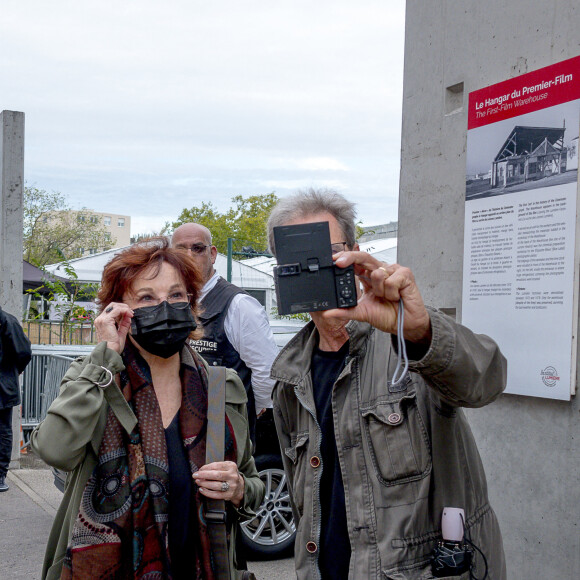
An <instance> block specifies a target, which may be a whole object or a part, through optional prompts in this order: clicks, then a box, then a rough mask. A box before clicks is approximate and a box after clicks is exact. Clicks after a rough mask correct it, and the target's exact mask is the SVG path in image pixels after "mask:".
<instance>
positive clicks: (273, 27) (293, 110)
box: [0, 0, 405, 234]
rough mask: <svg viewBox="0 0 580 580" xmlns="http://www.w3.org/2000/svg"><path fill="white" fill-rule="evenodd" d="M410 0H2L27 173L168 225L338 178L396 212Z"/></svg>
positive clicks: (338, 184) (151, 225)
mask: <svg viewBox="0 0 580 580" xmlns="http://www.w3.org/2000/svg"><path fill="white" fill-rule="evenodd" d="M404 6H405V2H404V0H357V2H353V1H352V0H315V1H312V0H309V1H306V0H277V1H275V2H266V1H264V0H261V1H258V0H244V1H240V0H213V1H212V2H207V1H205V2H201V1H199V0H165V1H164V2H161V1H157V2H155V1H154V0H124V1H123V2H118V1H116V2H112V1H109V0H101V1H100V2H91V3H89V2H79V1H78V0H76V1H64V0H53V1H51V2H47V1H46V0H3V2H2V9H1V12H0V109H2V110H4V109H6V110H16V111H23V112H24V113H25V115H26V140H25V143H26V145H25V147H26V153H25V175H26V181H27V183H28V184H29V185H34V186H36V187H39V188H41V189H47V190H56V191H60V192H62V193H63V194H65V195H66V196H67V198H68V200H69V202H70V204H71V205H72V207H73V208H81V207H88V208H90V209H94V210H96V211H103V212H111V213H120V214H127V215H130V216H131V218H132V228H131V229H132V233H133V234H136V233H144V232H150V231H153V230H159V229H160V228H161V227H162V226H163V224H164V223H165V221H172V220H175V219H176V218H177V216H178V214H179V213H180V211H181V210H182V209H183V208H185V207H192V206H194V205H200V204H201V202H202V201H211V202H212V203H213V204H214V205H215V206H216V207H217V209H218V210H219V211H225V210H227V209H228V208H229V207H230V206H231V198H232V197H233V196H234V195H239V194H241V195H244V196H247V195H253V194H265V193H269V192H271V191H274V192H276V194H277V195H278V196H280V197H282V196H285V195H288V194H289V193H291V192H292V191H294V190H295V189H296V188H300V187H310V186H314V187H317V186H328V187H334V188H336V189H338V190H339V191H341V192H342V193H344V194H345V195H346V196H347V197H349V198H350V199H351V200H353V201H355V202H356V203H357V207H358V212H359V218H360V219H361V220H362V222H363V225H376V224H380V223H385V222H388V221H391V220H395V219H397V198H398V187H399V185H398V184H399V163H400V135H401V102H402V82H403V81H402V79H403V42H404Z"/></svg>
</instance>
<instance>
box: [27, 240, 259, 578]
mask: <svg viewBox="0 0 580 580" xmlns="http://www.w3.org/2000/svg"><path fill="white" fill-rule="evenodd" d="M200 287H201V278H200V276H199V273H198V271H197V268H196V264H195V262H194V260H193V258H191V257H190V256H189V255H188V254H186V253H184V252H180V251H178V250H173V249H171V248H170V247H169V245H168V243H167V241H166V240H165V239H164V238H160V239H154V240H150V241H148V242H144V243H141V244H136V245H133V246H131V247H130V248H128V249H127V250H125V251H123V252H121V253H119V254H117V255H116V256H115V257H114V258H113V259H112V260H111V261H110V262H109V263H108V264H107V266H106V267H105V270H104V272H103V279H102V283H101V287H100V290H99V293H98V299H97V300H98V304H99V311H100V314H99V316H98V317H97V319H96V320H95V327H96V329H97V334H98V337H99V340H100V341H101V342H100V343H99V345H98V346H97V347H95V349H94V350H93V352H92V353H91V354H90V355H89V356H87V357H85V358H84V359H79V360H77V361H75V362H74V363H73V364H72V365H71V367H70V369H69V370H68V372H67V373H66V375H65V377H64V378H63V381H62V385H61V390H60V394H59V397H58V398H57V399H56V400H55V401H54V403H53V404H52V405H51V407H50V409H49V411H48V414H47V417H46V419H45V420H44V421H43V422H42V423H41V424H40V425H39V426H38V427H37V428H36V429H35V431H34V432H33V434H32V436H31V444H32V448H33V449H34V451H35V452H36V453H37V454H38V455H39V456H40V457H41V458H42V459H44V461H46V463H48V464H49V465H52V466H55V467H58V468H60V469H63V470H66V471H68V472H70V473H69V475H68V478H67V485H66V488H65V493H64V497H63V501H62V504H61V506H60V509H59V511H58V513H57V516H56V519H55V523H54V526H53V529H52V532H51V535H50V538H49V541H48V546H47V552H46V557H45V562H44V569H43V574H42V577H43V578H49V579H51V578H79V579H80V578H82V579H83V580H84V579H87V578H123V579H125V578H144V577H147V578H171V579H174V580H176V579H181V578H187V579H189V578H200V579H201V578H203V579H213V578H218V570H220V572H219V573H220V574H221V570H222V567H221V566H219V565H216V562H217V563H218V564H219V560H220V558H227V559H228V560H229V569H230V574H231V578H235V568H236V566H235V555H234V545H235V539H234V538H229V543H228V545H229V547H228V553H227V554H226V553H225V550H223V551H222V549H221V547H216V545H215V543H214V542H213V541H212V540H211V539H210V535H211V532H210V531H209V530H208V523H207V522H206V518H205V511H204V500H205V499H206V498H209V499H213V500H224V501H225V502H226V506H227V512H228V517H239V518H243V519H246V518H249V517H252V515H253V510H255V509H257V508H258V507H259V505H260V503H261V501H262V498H263V495H264V485H263V483H262V482H261V480H260V478H259V476H258V473H257V471H256V467H255V465H254V460H253V458H252V455H251V442H250V438H249V432H248V424H247V416H246V393H245V390H244V387H243V384H242V382H241V381H240V379H239V378H238V376H237V375H236V374H235V372H233V371H229V370H228V371H227V375H226V417H225V434H224V437H225V440H224V449H225V451H224V460H223V461H219V462H214V463H209V464H205V456H206V432H207V425H208V422H207V412H208V398H210V397H211V393H208V367H207V363H206V362H205V361H204V360H203V359H202V358H201V357H200V356H199V355H198V354H197V353H196V352H195V351H194V350H193V349H192V348H191V347H190V346H189V345H188V342H187V340H188V338H199V337H200V335H201V334H202V333H201V332H200V330H198V329H197V320H196V304H197V298H198V293H199V289H200ZM209 525H212V524H211V523H210V524H209ZM236 527H237V526H232V527H231V530H232V531H231V532H230V535H233V534H234V533H235V532H234V531H233V530H235V529H236ZM220 580H221V577H220Z"/></svg>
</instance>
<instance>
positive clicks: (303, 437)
mask: <svg viewBox="0 0 580 580" xmlns="http://www.w3.org/2000/svg"><path fill="white" fill-rule="evenodd" d="M308 439H309V437H308V433H307V432H303V433H298V434H297V435H296V436H295V437H294V436H293V437H292V439H291V441H290V447H286V448H285V449H284V453H285V455H286V456H287V457H288V459H290V461H291V462H292V464H291V466H290V469H291V473H286V477H288V478H289V480H290V484H291V485H292V490H293V498H294V504H295V506H296V509H297V510H298V512H299V513H300V515H302V514H303V513H304V497H305V495H306V493H305V485H306V471H305V470H306V461H305V459H304V455H305V454H306V452H307V450H308Z"/></svg>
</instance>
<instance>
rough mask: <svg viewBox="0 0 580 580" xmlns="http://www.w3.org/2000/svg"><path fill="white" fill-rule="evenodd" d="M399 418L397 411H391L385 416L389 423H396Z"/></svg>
mask: <svg viewBox="0 0 580 580" xmlns="http://www.w3.org/2000/svg"><path fill="white" fill-rule="evenodd" d="M400 420H401V415H399V413H391V414H390V415H389V416H388V417H387V421H388V422H389V423H391V425H396V424H397V423H398V422H399V421H400Z"/></svg>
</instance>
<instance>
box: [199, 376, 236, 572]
mask: <svg viewBox="0 0 580 580" xmlns="http://www.w3.org/2000/svg"><path fill="white" fill-rule="evenodd" d="M225 421H226V369H225V367H213V366H211V367H208V386H207V434H206V443H205V446H206V453H205V461H206V464H207V463H213V462H214V461H223V460H224V445H225V428H226V427H225ZM204 516H205V521H206V522H207V529H208V533H209V539H210V543H211V549H212V552H213V554H214V556H215V559H214V563H215V567H216V569H215V578H216V579H217V580H229V579H230V577H231V576H230V559H229V551H228V540H227V529H226V525H227V521H226V520H227V512H226V506H225V501H224V500H223V499H210V498H207V497H206V498H205V514H204Z"/></svg>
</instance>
